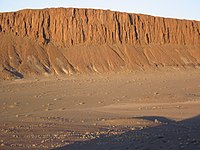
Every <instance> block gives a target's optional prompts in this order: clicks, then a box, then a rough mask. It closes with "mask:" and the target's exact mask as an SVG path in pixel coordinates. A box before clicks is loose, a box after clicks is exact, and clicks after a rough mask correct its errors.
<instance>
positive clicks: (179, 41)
mask: <svg viewBox="0 0 200 150" xmlns="http://www.w3.org/2000/svg"><path fill="white" fill-rule="evenodd" d="M0 40H1V41H0V44H1V45H0V51H1V54H0V58H1V60H0V65H1V67H0V68H1V69H0V71H1V72H5V74H7V73H6V72H9V73H11V74H13V70H15V71H16V72H17V73H19V74H21V75H23V74H28V73H30V74H31V73H33V74H42V73H44V72H45V73H56V74H60V73H67V74H69V73H75V72H94V71H95V72H104V71H110V70H113V71H115V70H121V69H124V68H126V69H128V70H130V69H137V68H143V69H145V68H146V67H151V66H154V65H155V64H156V66H158V64H159V65H161V66H165V65H172V66H173V65H175V66H177V65H182V66H184V65H188V64H190V65H193V66H196V65H198V63H199V59H200V55H199V53H200V52H199V51H200V22H198V21H189V20H178V19H167V18H161V17H153V16H147V15H137V14H129V13H120V12H112V11H105V10H92V9H73V8H69V9H64V8H59V9H44V10H22V11H18V12H9V13H0ZM30 45H32V46H30ZM10 57H12V59H11V58H10ZM100 57H101V58H100ZM41 68H42V69H41ZM2 74H3V73H2Z"/></svg>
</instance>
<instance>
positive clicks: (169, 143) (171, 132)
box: [55, 115, 200, 150]
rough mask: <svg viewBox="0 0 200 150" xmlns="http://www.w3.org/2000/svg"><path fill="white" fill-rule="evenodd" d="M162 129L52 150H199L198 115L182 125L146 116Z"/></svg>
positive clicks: (144, 130) (114, 136)
mask: <svg viewBox="0 0 200 150" xmlns="http://www.w3.org/2000/svg"><path fill="white" fill-rule="evenodd" d="M139 119H145V120H155V119H157V120H158V121H159V122H162V123H163V124H162V125H159V126H156V127H149V128H145V129H142V130H134V131H128V132H125V133H123V134H120V135H113V136H110V137H105V136H102V137H100V138H97V139H94V140H90V141H85V142H75V143H73V144H71V145H66V146H64V147H62V148H57V149H55V150H115V149H116V150H200V115H199V116H196V117H194V118H190V119H186V120H183V121H177V122H176V121H173V120H170V119H167V118H165V117H156V116H146V117H139Z"/></svg>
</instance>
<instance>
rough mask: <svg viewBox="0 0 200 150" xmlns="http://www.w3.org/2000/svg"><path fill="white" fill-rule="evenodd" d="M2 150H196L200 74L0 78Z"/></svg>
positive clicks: (199, 140)
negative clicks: (0, 79) (5, 79)
mask: <svg viewBox="0 0 200 150" xmlns="http://www.w3.org/2000/svg"><path fill="white" fill-rule="evenodd" d="M0 102H1V105H0V111H1V113H0V149H13V150H16V149H58V150H59V149H200V116H199V115H200V109H199V108H200V71H199V70H192V69H191V70H190V69H188V70H187V71H186V70H176V69H175V70H170V71H167V70H160V71H159V70H157V71H153V72H150V71H149V72H134V73H119V74H112V73H111V74H105V75H87V76H86V75H79V76H70V77H67V78H66V77H56V78H55V77H49V78H34V79H33V78H32V79H21V80H14V81H0Z"/></svg>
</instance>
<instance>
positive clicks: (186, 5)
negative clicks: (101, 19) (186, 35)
mask: <svg viewBox="0 0 200 150" xmlns="http://www.w3.org/2000/svg"><path fill="white" fill-rule="evenodd" d="M47 7H48V8H50V7H66V8H67V7H75V8H98V9H110V10H117V11H122V12H132V13H142V14H149V15H154V16H162V17H170V18H180V19H194V20H200V0H123V1H122V0H121V1H116V0H0V12H5V11H6V12H9V11H17V10H20V9H27V8H32V9H41V8H47Z"/></svg>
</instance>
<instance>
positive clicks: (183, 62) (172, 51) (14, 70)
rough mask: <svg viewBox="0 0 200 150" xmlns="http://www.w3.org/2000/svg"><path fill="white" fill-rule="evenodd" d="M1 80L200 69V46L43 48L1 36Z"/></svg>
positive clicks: (42, 46)
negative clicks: (166, 69) (169, 69)
mask: <svg viewBox="0 0 200 150" xmlns="http://www.w3.org/2000/svg"><path fill="white" fill-rule="evenodd" d="M0 41H1V45H0V51H1V53H0V72H1V74H0V78H1V79H15V78H26V77H31V76H32V77H34V76H60V75H64V76H69V75H74V74H102V73H112V72H133V71H147V70H159V69H161V68H171V69H172V68H179V69H183V70H184V69H187V68H196V69H199V67H200V59H199V58H200V51H199V46H192V45H190V46H186V45H170V44H164V45H158V44H148V45H140V46H138V45H129V44H91V45H87V44H78V45H75V46H68V47H66V46H59V45H55V44H53V43H51V42H50V43H49V44H47V45H43V44H39V43H38V42H36V41H34V40H30V39H29V38H27V37H18V36H13V35H12V34H7V33H0Z"/></svg>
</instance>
